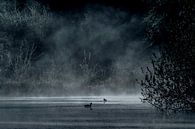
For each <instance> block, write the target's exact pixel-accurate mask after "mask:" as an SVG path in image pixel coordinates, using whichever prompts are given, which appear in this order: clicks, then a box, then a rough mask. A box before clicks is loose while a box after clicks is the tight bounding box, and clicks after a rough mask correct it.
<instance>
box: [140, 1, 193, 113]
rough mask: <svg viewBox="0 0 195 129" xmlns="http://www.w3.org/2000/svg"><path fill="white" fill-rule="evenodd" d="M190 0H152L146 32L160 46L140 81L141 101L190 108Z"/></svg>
mask: <svg viewBox="0 0 195 129" xmlns="http://www.w3.org/2000/svg"><path fill="white" fill-rule="evenodd" d="M194 5H195V4H194V1H193V0H188V1H186V0H175V1H169V0H156V1H153V3H152V7H153V8H152V9H151V10H150V12H149V14H148V16H147V17H146V19H145V23H146V35H147V39H148V41H150V42H151V44H152V45H159V46H160V56H158V57H157V56H154V58H153V59H152V67H151V68H149V67H147V70H146V71H143V73H144V74H145V79H143V80H142V81H141V88H142V95H143V100H145V101H147V102H148V103H150V104H152V105H154V106H155V107H157V108H159V109H162V110H194V109H195V86H194V73H195V72H194V62H195V60H194V54H195V53H194V52H195V46H194V45H195V44H194V38H193V37H194V30H193V28H194V18H193V12H194Z"/></svg>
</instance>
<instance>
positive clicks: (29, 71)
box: [0, 0, 147, 95]
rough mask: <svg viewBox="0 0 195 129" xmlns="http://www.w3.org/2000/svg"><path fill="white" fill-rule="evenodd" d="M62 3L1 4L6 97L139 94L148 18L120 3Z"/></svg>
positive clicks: (17, 2) (2, 78)
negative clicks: (78, 8)
mask: <svg viewBox="0 0 195 129" xmlns="http://www.w3.org/2000/svg"><path fill="white" fill-rule="evenodd" d="M56 4H57V5H55V4H53V3H52V1H48V2H46V1H39V2H37V1H32V0H26V1H25V2H24V1H19V0H17V1H14V0H13V1H6V0H5V1H1V4H0V5H1V8H0V14H1V15H0V27H1V31H0V42H1V66H0V67H1V71H0V74H1V78H0V79H1V95H17V94H18V95H41V94H42V95H43V94H46V95H67V94H69V95H72V94H73V93H78V92H77V90H79V91H81V92H80V94H93V93H95V94H100V93H106V92H111V93H117V92H120V93H122V92H124V91H125V92H134V90H132V89H137V88H136V87H135V85H136V84H135V78H137V77H136V76H140V75H139V74H137V68H138V67H137V66H138V64H139V63H140V62H141V61H140V60H141V59H139V58H138V57H139V56H140V55H141V53H142V51H143V49H144V48H145V46H147V45H145V43H144V42H143V38H144V37H143V24H142V20H143V16H140V15H137V13H135V10H134V11H133V12H131V11H127V10H126V9H122V5H120V8H119V7H118V8H117V7H116V8H115V7H113V6H114V5H113V4H114V3H112V4H111V5H106V3H102V4H100V3H97V4H95V3H88V4H86V3H85V2H84V3H80V2H78V3H77V4H78V5H75V7H74V8H73V7H71V8H72V9H70V8H69V9H68V8H67V7H66V6H64V7H57V6H61V5H66V4H62V3H61V2H56ZM67 4H68V3H67ZM69 4H71V3H69ZM69 4H68V5H69ZM83 4H84V5H85V4H86V6H84V5H83ZM135 4H136V3H134V5H135ZM81 5H82V6H81ZM78 6H80V8H82V10H79V11H78V10H77V7H78ZM66 9H68V10H69V11H67V10H66ZM140 9H141V8H140ZM141 10H142V9H141ZM137 12H139V11H137ZM138 59H139V60H138ZM132 69H133V70H132ZM128 87H129V88H128ZM80 89H82V90H80ZM124 89H129V90H124Z"/></svg>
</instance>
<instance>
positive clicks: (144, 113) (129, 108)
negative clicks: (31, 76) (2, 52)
mask: <svg viewBox="0 0 195 129" xmlns="http://www.w3.org/2000/svg"><path fill="white" fill-rule="evenodd" d="M103 98H106V99H107V100H108V101H107V102H106V103H105V104H104V102H103ZM90 102H92V103H93V104H92V110H89V109H87V108H84V104H89V103H90ZM8 128H9V129H12V128H17V129H100V128H101V129H121V128H122V129H131V128H132V129H135V128H136V129H169V128H170V129H195V114H194V113H177V114H170V115H167V114H163V113H161V112H158V111H156V110H155V109H153V108H152V107H151V106H150V105H147V104H143V103H141V102H140V99H139V96H115V97H114V96H76V97H16V98H14V97H8V98H0V129H8Z"/></svg>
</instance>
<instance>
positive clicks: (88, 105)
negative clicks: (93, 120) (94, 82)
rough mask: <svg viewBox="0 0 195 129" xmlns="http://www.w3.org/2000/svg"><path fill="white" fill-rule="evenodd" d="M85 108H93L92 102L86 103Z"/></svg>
mask: <svg viewBox="0 0 195 129" xmlns="http://www.w3.org/2000/svg"><path fill="white" fill-rule="evenodd" d="M84 107H85V108H90V110H92V103H90V104H86V105H84Z"/></svg>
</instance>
